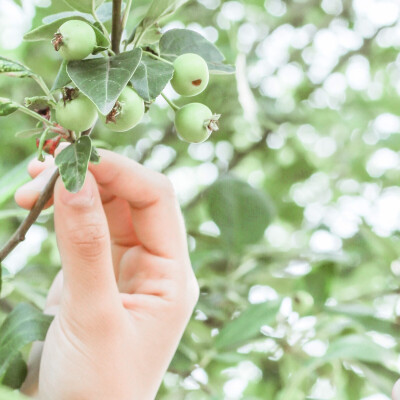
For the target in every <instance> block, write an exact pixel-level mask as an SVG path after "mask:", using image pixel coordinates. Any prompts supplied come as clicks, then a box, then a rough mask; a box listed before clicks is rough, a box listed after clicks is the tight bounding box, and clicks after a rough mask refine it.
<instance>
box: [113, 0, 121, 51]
mask: <svg viewBox="0 0 400 400" xmlns="http://www.w3.org/2000/svg"><path fill="white" fill-rule="evenodd" d="M121 5H122V0H113V12H112V30H111V48H112V50H113V52H114V53H115V54H119V46H120V43H121V35H122V21H121Z"/></svg>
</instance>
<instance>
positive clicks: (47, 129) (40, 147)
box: [38, 127, 50, 161]
mask: <svg viewBox="0 0 400 400" xmlns="http://www.w3.org/2000/svg"><path fill="white" fill-rule="evenodd" d="M49 130H50V127H48V128H46V129H45V130H44V131H43V133H42V135H41V136H40V141H39V146H38V160H39V161H44V157H43V145H44V142H45V141H46V138H47V134H48V133H49Z"/></svg>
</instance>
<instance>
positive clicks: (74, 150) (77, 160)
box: [55, 136, 92, 193]
mask: <svg viewBox="0 0 400 400" xmlns="http://www.w3.org/2000/svg"><path fill="white" fill-rule="evenodd" d="M91 152H92V142H91V140H90V138H89V136H82V137H81V138H79V139H78V140H77V141H76V142H75V143H73V144H71V145H69V146H68V147H66V148H65V149H64V150H63V151H62V152H61V153H59V154H58V156H57V157H56V160H55V162H56V165H57V166H58V167H59V170H60V175H61V178H62V180H63V182H64V185H65V188H66V189H67V190H69V191H70V192H72V193H76V192H79V190H80V189H81V188H82V186H83V184H84V182H85V178H86V172H87V168H88V164H89V158H90V154H91Z"/></svg>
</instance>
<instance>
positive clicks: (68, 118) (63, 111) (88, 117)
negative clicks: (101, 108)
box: [56, 93, 97, 132]
mask: <svg viewBox="0 0 400 400" xmlns="http://www.w3.org/2000/svg"><path fill="white" fill-rule="evenodd" d="M96 119H97V109H96V106H95V105H94V104H93V103H92V102H91V101H90V100H89V98H87V97H86V96H85V95H83V94H82V93H79V95H78V97H77V98H76V99H73V100H71V101H67V102H66V103H65V105H64V101H63V100H60V101H59V102H58V103H57V105H56V120H57V122H58V123H59V124H60V125H61V126H63V127H64V128H66V129H69V130H71V131H76V132H83V131H86V129H89V128H90V127H91V126H93V125H94V123H95V122H96Z"/></svg>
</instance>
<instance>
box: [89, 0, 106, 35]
mask: <svg viewBox="0 0 400 400" xmlns="http://www.w3.org/2000/svg"><path fill="white" fill-rule="evenodd" d="M92 15H93V18H94V19H95V21H96V22H97V23H98V24H99V25H100V27H101V30H102V31H103V33H104V34H105V35H106V36H107V37H108V36H109V33H108V31H107V29H106V27H105V26H104V24H103V23H102V22H101V21H100V20H99V17H98V16H97V14H96V0H92Z"/></svg>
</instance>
